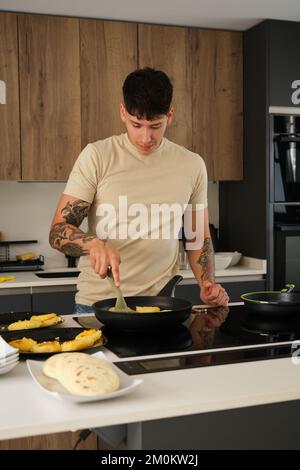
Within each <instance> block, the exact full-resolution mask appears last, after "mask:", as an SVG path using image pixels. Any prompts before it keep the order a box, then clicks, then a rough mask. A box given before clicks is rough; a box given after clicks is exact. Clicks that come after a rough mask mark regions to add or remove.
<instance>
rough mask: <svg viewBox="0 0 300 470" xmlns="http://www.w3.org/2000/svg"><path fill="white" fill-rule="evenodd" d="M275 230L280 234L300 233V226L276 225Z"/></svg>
mask: <svg viewBox="0 0 300 470" xmlns="http://www.w3.org/2000/svg"><path fill="white" fill-rule="evenodd" d="M274 228H275V230H276V231H280V232H300V224H294V225H287V224H285V225H284V224H276V225H275V227H274Z"/></svg>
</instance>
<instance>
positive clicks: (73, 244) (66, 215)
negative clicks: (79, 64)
mask: <svg viewBox="0 0 300 470" xmlns="http://www.w3.org/2000/svg"><path fill="white" fill-rule="evenodd" d="M172 94H173V87H172V84H171V82H170V80H169V78H168V77H167V75H166V74H165V73H164V72H162V71H158V70H154V69H150V68H145V69H140V70H136V71H134V72H132V73H131V74H129V75H128V77H127V78H126V80H125V82H124V85H123V97H124V102H123V103H122V104H121V105H120V116H121V119H122V121H123V122H124V124H125V127H126V131H127V132H126V133H125V134H122V135H119V136H112V137H109V138H107V139H104V140H100V141H97V142H94V143H91V144H89V145H87V147H85V149H83V151H82V152H81V154H80V155H79V157H78V159H77V161H76V163H75V165H74V167H73V170H72V172H71V174H70V177H69V180H68V182H67V185H66V188H65V191H64V193H63V195H62V196H61V198H60V201H59V203H58V206H57V209H56V213H55V216H54V218H53V221H52V226H51V231H50V244H51V246H52V247H53V248H55V249H58V250H60V251H62V252H63V253H64V254H66V255H73V256H81V258H80V264H79V267H80V270H81V273H80V276H79V278H78V293H77V295H76V311H77V313H82V312H90V311H92V309H91V305H92V304H93V303H94V302H95V301H97V300H101V299H105V298H109V297H111V296H112V293H111V289H110V285H109V282H108V281H107V280H106V279H105V277H106V274H107V270H108V269H109V268H110V267H111V269H112V273H113V276H114V280H115V284H116V285H117V286H120V283H122V286H121V287H122V291H123V293H124V295H126V296H131V295H157V293H158V292H159V291H160V289H161V288H162V287H163V286H164V285H165V284H166V283H167V282H168V281H169V279H171V278H172V277H173V276H174V275H175V274H176V273H177V271H178V249H179V244H178V239H176V237H174V236H173V237H172V236H170V237H163V236H162V234H161V232H162V231H163V229H164V225H165V223H166V218H165V219H164V218H163V220H162V221H161V219H160V218H157V217H156V219H155V216H153V213H152V212H151V211H152V209H153V208H157V207H158V206H159V205H162V204H164V205H166V206H165V207H168V208H172V207H174V205H177V206H176V207H178V206H179V207H186V205H189V207H191V211H190V214H192V217H191V220H192V223H193V228H194V229H196V231H194V233H196V232H197V230H198V231H199V230H203V236H202V243H201V245H200V246H198V248H197V249H194V246H193V244H192V243H191V244H190V246H191V247H192V249H188V258H189V262H190V265H191V268H192V270H193V272H194V275H195V278H196V280H197V282H198V284H199V287H200V289H201V299H202V301H203V302H204V303H207V304H212V305H226V304H227V303H228V295H227V293H226V292H225V290H224V289H223V288H222V286H221V285H220V284H215V283H214V264H213V256H214V254H213V248H212V243H211V238H210V233H209V224H208V210H207V195H206V193H207V175H206V168H205V164H204V161H203V159H202V158H201V157H200V156H199V155H197V154H195V153H192V152H190V151H189V150H187V149H185V148H184V147H181V146H179V145H177V144H175V143H172V142H170V141H169V140H168V139H166V138H164V134H165V131H166V128H167V126H168V125H169V124H170V123H171V122H172V118H173V114H174V110H173V108H172V107H171V101H172ZM199 205H202V207H203V209H202V213H204V223H203V224H202V227H200V228H199V226H198V227H197V226H196V215H197V210H198V209H197V208H198V207H199ZM140 207H142V209H140V210H141V211H142V215H143V216H144V217H142V222H141V218H140V219H139V221H140V225H142V227H141V226H140V227H137V226H138V222H137V219H134V216H136V214H137V209H138V208H140ZM145 211H146V213H145ZM167 212H168V211H167ZM107 214H108V215H107ZM105 215H106V217H105ZM156 215H157V214H156ZM167 215H168V217H169V222H170V223H171V225H172V224H173V225H174V224H175V223H176V217H175V216H174V214H172V211H169V212H168V214H167ZM181 216H182V215H181ZM85 217H88V231H87V233H84V232H83V231H82V230H81V229H80V228H79V226H80V225H81V223H82V221H83V219H84V218H85ZM149 217H150V218H151V217H152V219H151V223H152V222H153V218H154V219H155V223H156V225H155V223H154V225H151V227H152V228H153V226H154V228H155V229H154V232H153V231H151V230H150V228H149ZM104 220H106V230H104V229H105V227H104V223H103V222H104ZM180 220H181V219H180ZM177 221H178V217H177ZM198 225H199V224H198ZM192 238H193V237H192ZM194 238H195V237H194ZM196 238H197V237H196ZM191 240H192V239H191ZM121 260H122V263H121ZM120 263H121V264H120ZM199 300H200V299H199Z"/></svg>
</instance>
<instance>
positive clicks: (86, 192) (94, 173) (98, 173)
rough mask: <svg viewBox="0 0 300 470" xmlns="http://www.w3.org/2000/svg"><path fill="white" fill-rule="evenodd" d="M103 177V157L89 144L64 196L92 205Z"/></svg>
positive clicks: (71, 174) (71, 176)
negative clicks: (76, 198)
mask: <svg viewBox="0 0 300 470" xmlns="http://www.w3.org/2000/svg"><path fill="white" fill-rule="evenodd" d="M101 177H102V165H101V157H100V155H99V153H98V151H97V150H96V148H95V147H94V145H93V144H88V145H87V146H86V147H85V148H84V149H83V150H82V152H81V153H80V155H79V157H78V158H77V160H76V162H75V164H74V166H73V169H72V171H71V173H70V176H69V179H68V181H67V185H66V187H65V189H64V194H68V195H70V196H73V197H78V199H82V200H83V201H86V202H89V203H92V202H93V200H94V196H95V194H96V192H97V186H98V182H99V181H100V179H101Z"/></svg>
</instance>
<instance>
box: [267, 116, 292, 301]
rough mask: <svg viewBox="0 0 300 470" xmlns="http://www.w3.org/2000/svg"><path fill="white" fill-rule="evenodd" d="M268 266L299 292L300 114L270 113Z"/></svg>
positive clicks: (278, 278)
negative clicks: (270, 156) (269, 235)
mask: <svg viewBox="0 0 300 470" xmlns="http://www.w3.org/2000/svg"><path fill="white" fill-rule="evenodd" d="M270 128H271V142H272V144H271V148H273V157H272V158H271V175H270V176H271V178H270V182H271V184H270V217H271V221H272V222H271V224H270V225H271V227H272V231H271V238H270V248H271V250H270V251H271V253H270V266H269V267H270V268H271V270H272V271H273V273H274V277H273V279H274V283H273V285H274V288H275V289H281V288H282V286H284V285H285V284H286V283H292V284H295V286H296V287H295V290H296V291H298V292H300V115H272V116H271V126H270Z"/></svg>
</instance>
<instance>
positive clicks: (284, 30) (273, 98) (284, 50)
mask: <svg viewBox="0 0 300 470" xmlns="http://www.w3.org/2000/svg"><path fill="white" fill-rule="evenodd" d="M267 27H268V51H269V104H270V105H271V106H299V105H300V54H299V46H300V23H298V22H294V21H268V22H267Z"/></svg>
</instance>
